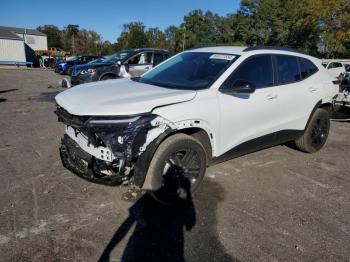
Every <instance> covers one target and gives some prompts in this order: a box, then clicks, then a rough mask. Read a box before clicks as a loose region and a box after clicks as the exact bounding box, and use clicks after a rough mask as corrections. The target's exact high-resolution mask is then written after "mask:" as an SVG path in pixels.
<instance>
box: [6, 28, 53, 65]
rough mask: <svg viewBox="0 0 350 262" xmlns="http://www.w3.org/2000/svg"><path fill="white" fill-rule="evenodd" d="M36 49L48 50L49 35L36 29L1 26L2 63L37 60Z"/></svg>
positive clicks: (23, 62) (22, 62)
mask: <svg viewBox="0 0 350 262" xmlns="http://www.w3.org/2000/svg"><path fill="white" fill-rule="evenodd" d="M36 50H47V37H46V35H45V34H43V33H41V32H39V31H38V30H35V29H26V28H17V27H6V26H0V64H25V63H26V62H29V63H32V62H34V61H35V59H36V57H35V53H34V51H36Z"/></svg>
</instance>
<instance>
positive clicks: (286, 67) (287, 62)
mask: <svg viewBox="0 0 350 262" xmlns="http://www.w3.org/2000/svg"><path fill="white" fill-rule="evenodd" d="M276 66H277V79H278V84H279V85H283V84H289V83H294V82H297V81H299V80H300V73H299V64H298V58H297V57H295V56H286V55H277V56H276Z"/></svg>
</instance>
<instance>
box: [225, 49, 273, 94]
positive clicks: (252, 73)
mask: <svg viewBox="0 0 350 262" xmlns="http://www.w3.org/2000/svg"><path fill="white" fill-rule="evenodd" d="M242 86H250V87H254V88H263V87H269V86H273V71H272V60H271V56H270V55H259V56H255V57H251V58H248V60H246V61H244V62H243V63H242V64H241V65H240V66H239V67H238V68H237V69H236V70H235V71H234V72H233V73H232V74H231V76H230V77H229V78H228V79H227V80H226V81H225V83H224V84H223V86H222V88H238V87H242Z"/></svg>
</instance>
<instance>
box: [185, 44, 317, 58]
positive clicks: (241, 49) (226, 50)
mask: <svg viewBox="0 0 350 262" xmlns="http://www.w3.org/2000/svg"><path fill="white" fill-rule="evenodd" d="M185 52H208V53H223V54H232V55H243V54H248V53H250V52H254V53H255V54H257V53H259V52H261V53H267V52H273V53H274V54H286V55H288V54H293V55H298V56H301V57H308V58H314V57H312V56H309V55H307V54H305V53H303V52H301V51H299V50H295V49H291V48H285V47H279V46H253V47H246V46H208V47H201V48H195V49H190V50H187V51H185Z"/></svg>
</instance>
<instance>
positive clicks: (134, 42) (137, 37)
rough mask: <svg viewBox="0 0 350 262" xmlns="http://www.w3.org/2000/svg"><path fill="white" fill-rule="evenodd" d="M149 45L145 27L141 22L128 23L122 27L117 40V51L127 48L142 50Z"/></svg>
mask: <svg viewBox="0 0 350 262" xmlns="http://www.w3.org/2000/svg"><path fill="white" fill-rule="evenodd" d="M148 45H149V41H148V37H147V34H146V32H145V26H144V24H143V23H141V22H130V23H127V24H124V25H123V31H122V33H121V34H120V36H119V37H118V39H117V47H118V49H119V50H121V49H127V48H142V47H147V46H148Z"/></svg>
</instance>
